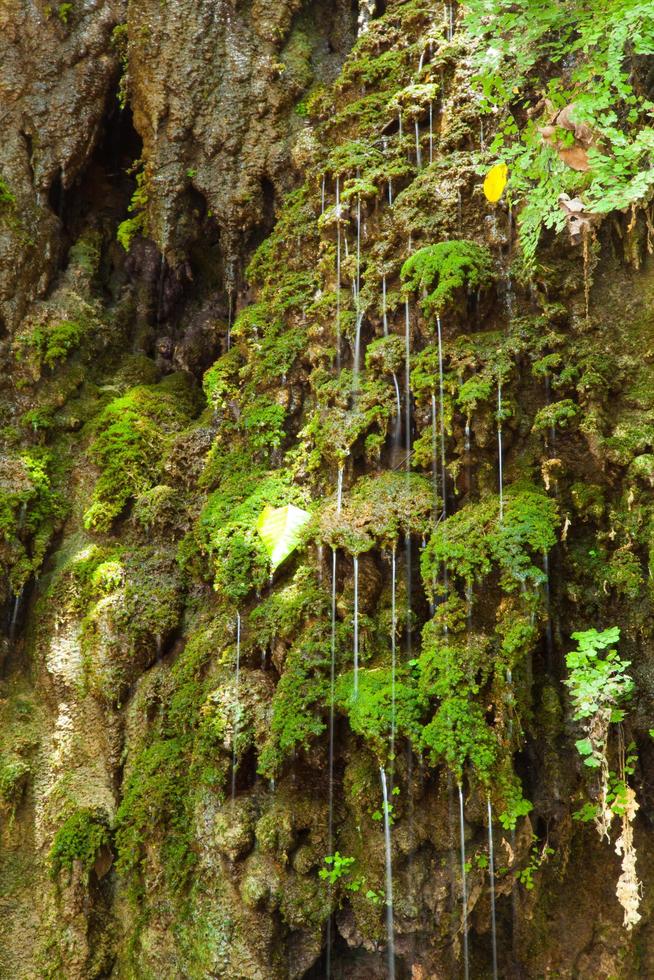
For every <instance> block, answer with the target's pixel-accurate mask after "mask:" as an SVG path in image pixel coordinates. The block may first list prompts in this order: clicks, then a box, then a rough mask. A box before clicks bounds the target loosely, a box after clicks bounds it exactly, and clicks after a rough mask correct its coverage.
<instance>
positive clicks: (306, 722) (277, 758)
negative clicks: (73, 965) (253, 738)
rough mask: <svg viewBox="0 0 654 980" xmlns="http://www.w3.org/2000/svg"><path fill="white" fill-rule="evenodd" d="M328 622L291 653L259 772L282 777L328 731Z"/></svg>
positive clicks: (310, 631)
mask: <svg viewBox="0 0 654 980" xmlns="http://www.w3.org/2000/svg"><path fill="white" fill-rule="evenodd" d="M328 627H329V624H328V623H327V621H326V619H323V621H322V623H320V624H315V625H313V626H311V627H310V628H308V629H307V630H306V631H305V632H304V633H303V635H302V637H301V639H300V640H299V641H298V642H297V643H296V644H295V645H294V646H293V648H292V649H291V650H290V651H289V653H288V656H287V658H286V663H285V665H284V671H283V673H282V676H281V678H280V680H279V683H278V685H277V689H276V690H275V694H274V697H273V702H272V718H271V722H270V737H269V739H268V741H267V742H266V744H265V745H264V747H263V749H262V751H261V753H260V755H259V766H258V768H259V772H260V773H262V774H263V775H265V776H269V777H271V776H276V775H278V773H279V771H280V769H281V766H282V764H283V762H284V760H285V759H286V758H287V757H288V755H289V754H290V753H291V752H293V751H296V750H298V749H302V748H305V749H306V748H308V747H309V745H310V744H311V742H312V741H313V740H314V739H315V738H317V737H318V736H319V735H321V734H322V732H324V731H325V728H326V725H325V721H324V717H323V714H324V706H325V701H326V697H327V692H328V681H327V672H328V665H329V657H330V637H329V635H328Z"/></svg>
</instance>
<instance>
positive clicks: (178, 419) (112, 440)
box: [84, 374, 198, 531]
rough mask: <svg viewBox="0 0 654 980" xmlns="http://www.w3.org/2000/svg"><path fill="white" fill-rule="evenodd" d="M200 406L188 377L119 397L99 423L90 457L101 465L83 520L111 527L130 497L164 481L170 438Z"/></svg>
mask: <svg viewBox="0 0 654 980" xmlns="http://www.w3.org/2000/svg"><path fill="white" fill-rule="evenodd" d="M197 408H198V400H197V393H196V392H195V390H194V389H193V388H192V386H191V384H190V382H189V379H188V378H187V376H186V375H182V374H173V375H169V376H168V377H167V378H164V380H163V381H161V382H160V383H159V384H158V385H141V386H139V387H136V388H132V389H131V390H130V391H128V392H127V393H126V394H124V395H122V396H121V397H119V398H116V399H114V400H113V401H112V402H111V403H110V404H109V405H108V406H107V407H106V408H105V409H104V410H103V411H102V412H101V414H100V416H99V418H98V419H97V420H96V421H95V422H94V424H93V429H94V431H95V433H96V435H95V439H94V441H93V444H92V446H91V449H90V456H91V459H92V460H93V462H94V463H96V465H97V466H99V468H100V476H99V477H98V480H97V482H96V485H95V488H94V491H93V501H92V503H91V506H90V507H89V509H88V510H87V512H86V514H85V515H84V524H85V526H86V527H87V528H89V529H92V530H95V531H108V530H110V528H111V525H112V523H113V521H114V520H115V519H116V518H117V517H119V516H120V515H121V514H122V512H123V510H124V509H125V507H126V505H127V503H128V502H129V500H130V499H131V498H133V497H138V496H140V495H141V494H143V493H145V492H146V491H148V490H151V489H152V488H153V487H154V486H156V485H157V483H158V482H159V480H160V477H161V475H162V471H163V465H164V462H165V458H166V451H167V449H168V447H169V441H170V436H172V435H173V434H175V433H176V432H178V431H179V430H180V429H181V428H183V427H184V425H186V424H188V423H189V421H190V420H191V418H192V416H193V415H194V413H195V412H196V411H197Z"/></svg>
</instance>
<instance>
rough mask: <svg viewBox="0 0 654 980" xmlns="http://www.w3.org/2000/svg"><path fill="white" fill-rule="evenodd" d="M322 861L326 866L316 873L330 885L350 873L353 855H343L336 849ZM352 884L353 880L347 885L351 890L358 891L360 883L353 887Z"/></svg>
mask: <svg viewBox="0 0 654 980" xmlns="http://www.w3.org/2000/svg"><path fill="white" fill-rule="evenodd" d="M324 861H325V864H326V865H327V867H326V868H321V869H320V871H319V872H318V875H319V877H320V878H322V880H323V881H328V882H329V884H330V885H335V884H336V882H337V881H340V879H341V878H345V877H347V876H348V875H349V874H350V868H351V867H352V865H353V864H354V858H353V857H345V856H344V855H342V854H341V853H340V851H336V853H335V854H328V855H327V856H326V857H325V859H324ZM354 884H355V882H350V885H349V886H348V887H349V888H350V890H351V891H358V890H359V887H360V885H359V886H358V887H356V888H354V887H353V886H354Z"/></svg>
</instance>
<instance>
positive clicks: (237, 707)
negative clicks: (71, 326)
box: [232, 612, 241, 801]
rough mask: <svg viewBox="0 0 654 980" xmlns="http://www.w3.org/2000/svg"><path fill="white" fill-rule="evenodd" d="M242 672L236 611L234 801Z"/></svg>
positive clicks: (237, 614) (233, 798) (233, 748)
mask: <svg viewBox="0 0 654 980" xmlns="http://www.w3.org/2000/svg"><path fill="white" fill-rule="evenodd" d="M240 674H241V614H240V613H238V612H237V613H236V692H235V695H234V733H233V735H232V741H233V746H232V801H233V800H235V799H236V763H237V759H236V741H237V736H238V723H239V720H240V718H239V716H240V712H241V708H240V703H239V683H240Z"/></svg>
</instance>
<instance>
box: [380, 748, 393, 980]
mask: <svg viewBox="0 0 654 980" xmlns="http://www.w3.org/2000/svg"><path fill="white" fill-rule="evenodd" d="M379 775H380V776H381V784H382V794H383V797H384V847H385V853H386V932H387V936H388V939H387V952H388V977H389V980H395V937H394V929H393V864H392V856H391V814H390V806H389V800H388V785H387V783H386V772H385V771H384V767H383V766H380V768H379Z"/></svg>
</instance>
